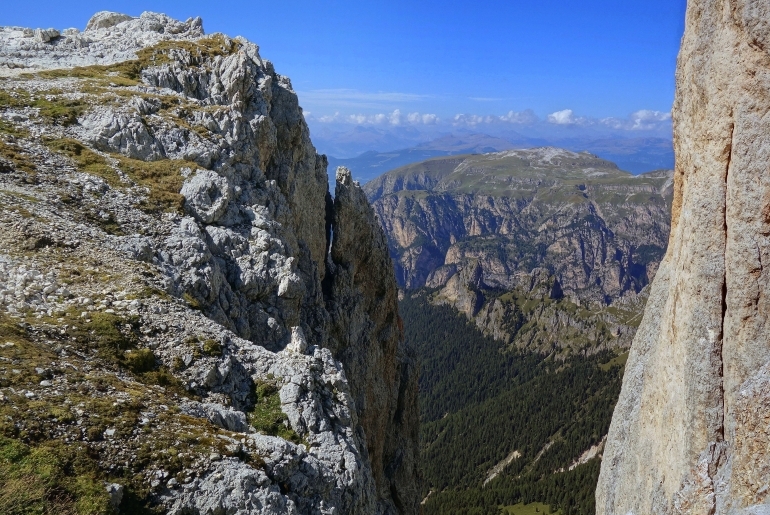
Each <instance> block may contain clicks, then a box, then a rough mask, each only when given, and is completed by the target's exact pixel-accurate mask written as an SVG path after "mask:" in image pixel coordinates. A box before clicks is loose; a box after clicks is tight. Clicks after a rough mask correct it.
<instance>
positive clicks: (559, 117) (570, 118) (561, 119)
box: [548, 109, 578, 125]
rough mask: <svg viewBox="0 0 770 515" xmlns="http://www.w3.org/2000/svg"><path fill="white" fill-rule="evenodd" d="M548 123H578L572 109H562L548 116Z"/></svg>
mask: <svg viewBox="0 0 770 515" xmlns="http://www.w3.org/2000/svg"><path fill="white" fill-rule="evenodd" d="M548 121H549V122H550V123H555V124H556V125H572V124H575V123H577V122H578V119H577V118H575V116H574V113H573V112H572V109H564V110H563V111H556V112H555V113H551V114H549V115H548Z"/></svg>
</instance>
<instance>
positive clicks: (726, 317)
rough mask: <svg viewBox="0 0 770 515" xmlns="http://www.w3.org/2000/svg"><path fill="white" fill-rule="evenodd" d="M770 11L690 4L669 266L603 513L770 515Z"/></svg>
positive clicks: (613, 453)
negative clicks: (769, 268) (769, 421)
mask: <svg viewBox="0 0 770 515" xmlns="http://www.w3.org/2000/svg"><path fill="white" fill-rule="evenodd" d="M769 25H770V5H768V4H767V2H763V1H753V0H734V1H728V0H725V1H722V0H691V1H690V2H689V4H688V8H687V20H686V31H685V36H684V39H683V40H682V49H681V53H680V55H679V63H678V70H677V95H676V102H675V106H674V128H675V138H674V146H675V150H676V170H675V181H674V182H675V194H674V201H673V213H672V232H671V239H670V244H669V248H668V253H667V254H666V257H665V258H664V260H663V262H662V264H661V266H660V269H659V271H658V274H657V275H656V277H655V281H654V284H653V286H652V291H651V294H650V298H649V301H648V304H647V308H646V313H645V317H644V321H643V322H642V325H641V327H640V329H639V331H638V333H637V336H636V338H635V340H634V344H633V346H632V350H631V354H630V357H629V360H628V364H627V365H626V371H625V376H624V382H623V390H622V393H621V396H620V400H619V402H618V404H617V407H616V408H615V415H614V418H613V422H612V426H611V428H610V433H609V437H608V440H607V446H606V450H605V453H604V458H603V462H602V470H601V475H600V478H599V485H598V489H597V493H596V499H597V513H598V514H602V515H604V514H606V515H626V514H635V515H643V514H650V513H661V514H662V513H691V514H713V513H716V514H733V513H735V514H743V513H745V514H749V513H752V514H754V513H767V512H768V511H767V510H768V508H767V506H766V503H767V500H768V493H770V488H769V487H768V484H770V467H768V465H767V463H768V460H767V458H768V454H767V453H768V445H770V429H768V425H767V417H768V406H770V402H769V401H770V397H769V396H770V390H768V384H769V382H770V345H768V341H770V326H769V325H768V315H769V314H770V306H768V290H769V288H770V284H768V279H769V276H768V271H766V270H765V269H764V264H765V263H768V262H769V261H768V259H770V239H768V237H769V236H770V174H768V168H767V166H768V165H767V163H768V162H770V144H768V134H770V120H769V119H768V116H767V114H768V111H769V110H770V94H769V93H768V92H769V91H770V73H769V72H770V56H769V55H768V52H767V44H768V38H770V36H768V34H770V32H768V28H770V27H769Z"/></svg>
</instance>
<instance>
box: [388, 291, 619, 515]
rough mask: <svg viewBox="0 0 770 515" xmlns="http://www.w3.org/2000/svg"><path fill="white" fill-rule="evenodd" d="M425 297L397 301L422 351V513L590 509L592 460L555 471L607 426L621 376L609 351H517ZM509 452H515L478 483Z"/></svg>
mask: <svg viewBox="0 0 770 515" xmlns="http://www.w3.org/2000/svg"><path fill="white" fill-rule="evenodd" d="M413 293H414V292H413ZM510 297H511V300H513V295H511V296H510ZM427 299H428V297H427V295H425V294H421V295H420V294H418V295H412V296H407V297H406V298H405V299H404V300H403V301H402V302H401V304H400V309H401V314H402V316H403V318H404V323H405V331H406V338H407V340H408V341H411V342H413V343H414V344H415V345H416V346H417V349H418V354H419V355H420V357H421V370H420V405H421V406H422V408H423V413H422V424H421V458H422V474H423V477H424V478H425V482H426V484H425V485H424V488H425V491H424V492H423V493H424V495H427V493H428V491H433V494H432V495H431V496H430V497H429V498H428V500H427V501H426V503H425V505H424V513H425V514H426V515H431V514H461V513H463V514H465V513H468V514H471V513H479V514H481V513H496V512H497V511H499V507H500V506H512V505H516V504H517V503H533V502H542V503H546V504H548V505H549V506H551V508H552V509H553V510H554V511H555V510H557V509H558V510H560V513H562V514H564V515H578V514H580V515H589V514H592V513H593V510H594V499H593V491H594V488H595V485H596V480H597V477H598V470H599V468H598V467H599V465H598V463H599V462H598V460H594V461H592V462H589V463H587V464H584V465H580V466H578V467H576V468H575V469H574V470H572V471H566V472H558V471H560V470H562V469H564V470H567V469H568V467H569V466H570V464H571V463H572V462H573V461H574V460H576V459H577V458H578V457H579V456H580V455H581V454H582V453H583V452H584V451H585V450H586V449H588V448H590V447H591V446H592V445H596V444H598V443H599V442H600V441H601V439H602V437H603V436H604V435H605V434H606V433H607V429H608V427H609V423H610V419H611V416H612V410H613V408H614V405H615V402H616V400H617V397H618V395H619V392H620V383H621V376H622V369H621V366H620V364H619V363H615V362H612V359H613V358H614V357H615V356H614V355H612V354H611V353H606V352H605V353H601V354H599V355H596V356H593V357H585V356H573V357H568V358H565V359H564V360H555V359H553V357H552V356H551V357H548V356H546V355H540V354H534V353H526V352H516V351H513V350H511V349H510V348H508V347H507V346H506V345H505V344H504V343H501V342H497V341H494V340H492V339H491V338H488V337H485V336H484V335H483V334H481V333H480V332H479V331H478V330H477V329H476V327H475V326H474V325H472V324H471V323H469V322H468V321H467V320H466V318H465V317H464V316H462V315H458V314H457V312H456V311H454V310H453V309H452V308H449V307H446V306H433V305H431V304H430V303H429V302H428V300H427ZM602 365H605V366H602ZM514 450H516V451H518V452H519V453H521V457H520V458H518V459H515V460H513V461H512V462H511V463H510V464H509V465H508V466H507V467H506V468H505V469H504V470H503V471H502V473H500V474H499V475H498V476H497V477H496V478H495V479H493V480H491V481H490V482H489V483H488V484H487V485H486V486H482V485H483V483H484V481H485V480H486V479H488V477H489V474H490V471H491V470H492V468H493V467H495V465H497V464H499V463H501V462H502V461H503V460H504V459H505V458H506V457H507V456H509V455H510V454H511V453H512V452H513V451H514Z"/></svg>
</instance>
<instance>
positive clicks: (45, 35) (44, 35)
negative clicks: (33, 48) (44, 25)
mask: <svg viewBox="0 0 770 515" xmlns="http://www.w3.org/2000/svg"><path fill="white" fill-rule="evenodd" d="M60 35H61V34H60V33H59V31H58V30H56V29H35V41H38V42H40V43H48V42H49V41H51V40H52V39H56V38H58V37H59V36H60Z"/></svg>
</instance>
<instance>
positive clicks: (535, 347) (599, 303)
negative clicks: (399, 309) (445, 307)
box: [365, 148, 673, 354]
mask: <svg viewBox="0 0 770 515" xmlns="http://www.w3.org/2000/svg"><path fill="white" fill-rule="evenodd" d="M672 185H673V177H672V172H669V171H658V172H650V173H647V174H643V175H641V176H632V175H630V174H628V173H626V172H622V171H620V170H618V168H617V166H615V165H614V164H613V163H610V162H608V161H604V160H602V159H599V158H597V157H596V156H593V155H591V154H588V153H576V152H569V151H566V150H561V149H556V148H538V149H531V150H515V151H508V152H500V153H494V154H485V155H471V156H453V157H447V158H437V159H431V160H428V161H425V162H423V163H419V164H416V165H410V166H407V167H404V168H401V169H398V170H394V171H392V172H389V173H387V174H385V175H383V176H382V177H380V178H378V179H375V180H373V181H371V182H369V183H367V184H366V186H365V190H366V191H367V194H368V195H369V198H370V200H372V201H373V206H374V209H375V211H376V213H377V215H378V218H379V220H380V223H381V224H382V226H383V228H384V229H385V232H386V234H387V235H388V244H389V247H390V252H391V256H392V257H393V259H394V261H395V262H396V275H397V278H398V280H399V283H400V284H401V286H403V287H405V288H407V289H411V288H419V287H423V286H425V287H427V288H430V289H432V290H436V291H435V293H434V294H433V295H432V302H434V303H440V304H450V305H452V306H454V307H455V308H456V309H458V310H459V311H460V312H462V313H464V314H465V315H466V316H467V317H468V318H469V319H473V320H474V321H475V323H476V325H477V326H478V327H479V328H480V329H482V330H483V331H484V332H485V333H486V334H489V335H491V336H493V337H494V338H495V339H498V340H502V341H503V342H505V343H506V344H510V345H513V346H515V347H517V348H519V349H528V350H531V351H535V352H542V353H546V354H548V353H551V352H553V351H557V352H559V353H561V352H562V351H579V352H580V353H594V352H598V351H601V350H605V349H609V348H613V347H621V348H627V347H629V346H630V344H631V340H632V338H633V336H634V334H635V331H636V327H637V326H638V324H639V319H640V316H639V315H640V312H641V309H640V308H641V307H643V306H644V301H645V299H646V296H647V292H648V289H647V286H648V284H649V282H650V280H651V279H652V278H653V277H654V276H655V272H656V270H657V267H658V264H659V262H660V259H661V258H662V256H663V253H664V252H665V248H666V243H667V238H668V231H669V223H668V216H669V215H668V213H669V210H670V205H671V198H672Z"/></svg>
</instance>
